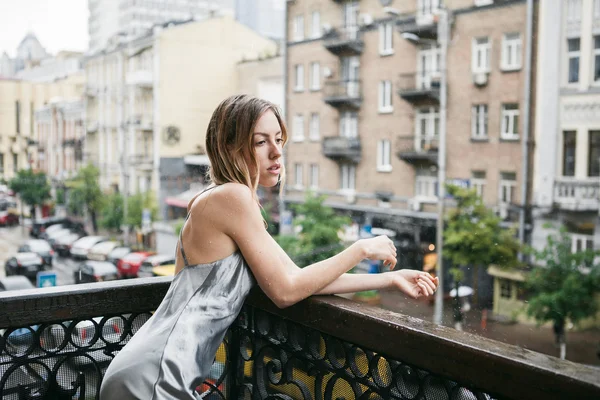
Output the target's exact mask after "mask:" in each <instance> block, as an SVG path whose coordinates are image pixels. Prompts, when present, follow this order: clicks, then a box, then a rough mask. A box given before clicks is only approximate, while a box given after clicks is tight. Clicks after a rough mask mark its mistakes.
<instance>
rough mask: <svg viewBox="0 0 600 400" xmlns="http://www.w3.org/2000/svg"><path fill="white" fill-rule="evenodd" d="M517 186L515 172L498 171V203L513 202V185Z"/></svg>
mask: <svg viewBox="0 0 600 400" xmlns="http://www.w3.org/2000/svg"><path fill="white" fill-rule="evenodd" d="M516 186H517V174H515V173H514V172H501V173H500V194H499V195H500V196H499V197H500V198H499V199H498V200H499V202H500V204H511V203H513V202H514V193H515V187H516Z"/></svg>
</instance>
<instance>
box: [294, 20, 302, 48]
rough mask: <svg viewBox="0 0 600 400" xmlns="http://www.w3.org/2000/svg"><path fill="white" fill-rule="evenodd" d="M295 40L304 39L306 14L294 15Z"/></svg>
mask: <svg viewBox="0 0 600 400" xmlns="http://www.w3.org/2000/svg"><path fill="white" fill-rule="evenodd" d="M293 38H294V42H301V41H303V40H304V15H296V16H295V17H294V36H293Z"/></svg>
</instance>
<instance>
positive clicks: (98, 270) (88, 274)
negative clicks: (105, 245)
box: [73, 260, 119, 283]
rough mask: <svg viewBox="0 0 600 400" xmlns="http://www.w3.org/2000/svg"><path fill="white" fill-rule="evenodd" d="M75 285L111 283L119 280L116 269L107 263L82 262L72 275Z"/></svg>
mask: <svg viewBox="0 0 600 400" xmlns="http://www.w3.org/2000/svg"><path fill="white" fill-rule="evenodd" d="M73 276H74V278H75V283H92V282H103V281H112V280H115V279H118V278H119V273H118V271H117V267H115V266H114V265H113V264H112V263H109V262H108V261H89V260H88V261H84V262H82V263H81V264H80V265H79V267H78V268H77V270H75V272H74V273H73Z"/></svg>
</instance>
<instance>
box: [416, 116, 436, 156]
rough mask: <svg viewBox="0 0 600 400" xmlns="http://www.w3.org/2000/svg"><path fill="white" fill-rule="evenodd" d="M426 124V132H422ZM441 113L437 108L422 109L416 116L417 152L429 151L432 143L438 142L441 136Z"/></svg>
mask: <svg viewBox="0 0 600 400" xmlns="http://www.w3.org/2000/svg"><path fill="white" fill-rule="evenodd" d="M423 121H424V122H425V132H422V131H421V127H422V126H423V124H422V122H423ZM439 129H440V111H439V109H437V108H436V107H429V108H420V109H418V110H417V114H416V116H415V150H417V151H423V150H427V148H426V147H427V146H428V145H429V144H431V142H432V141H437V140H438V139H439V134H440V131H439Z"/></svg>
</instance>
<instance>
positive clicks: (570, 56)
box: [533, 0, 600, 251]
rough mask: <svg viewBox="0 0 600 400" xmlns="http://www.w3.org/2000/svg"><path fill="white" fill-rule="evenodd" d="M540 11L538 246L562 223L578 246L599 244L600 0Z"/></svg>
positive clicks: (546, 5)
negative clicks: (549, 226)
mask: <svg viewBox="0 0 600 400" xmlns="http://www.w3.org/2000/svg"><path fill="white" fill-rule="evenodd" d="M539 15H540V23H539V24H540V29H539V36H538V37H539V64H538V67H537V91H538V92H537V97H538V99H539V102H538V104H537V107H538V112H537V120H536V131H535V138H536V148H535V155H534V160H535V170H534V171H535V175H534V192H535V194H536V197H535V199H534V201H535V205H536V208H535V210H536V213H535V216H536V218H535V220H534V230H533V244H534V245H535V246H536V247H543V246H544V244H545V239H546V236H547V235H548V234H551V233H556V228H558V227H559V226H561V225H562V226H565V227H566V229H567V230H568V232H569V233H570V234H571V238H572V239H571V240H572V248H573V251H578V250H581V249H600V219H599V216H600V213H599V210H600V0H563V1H556V2H554V1H542V2H541V3H540V9H539ZM547 223H551V224H552V225H553V226H554V228H547V227H546V226H545V225H546V224H547Z"/></svg>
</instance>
